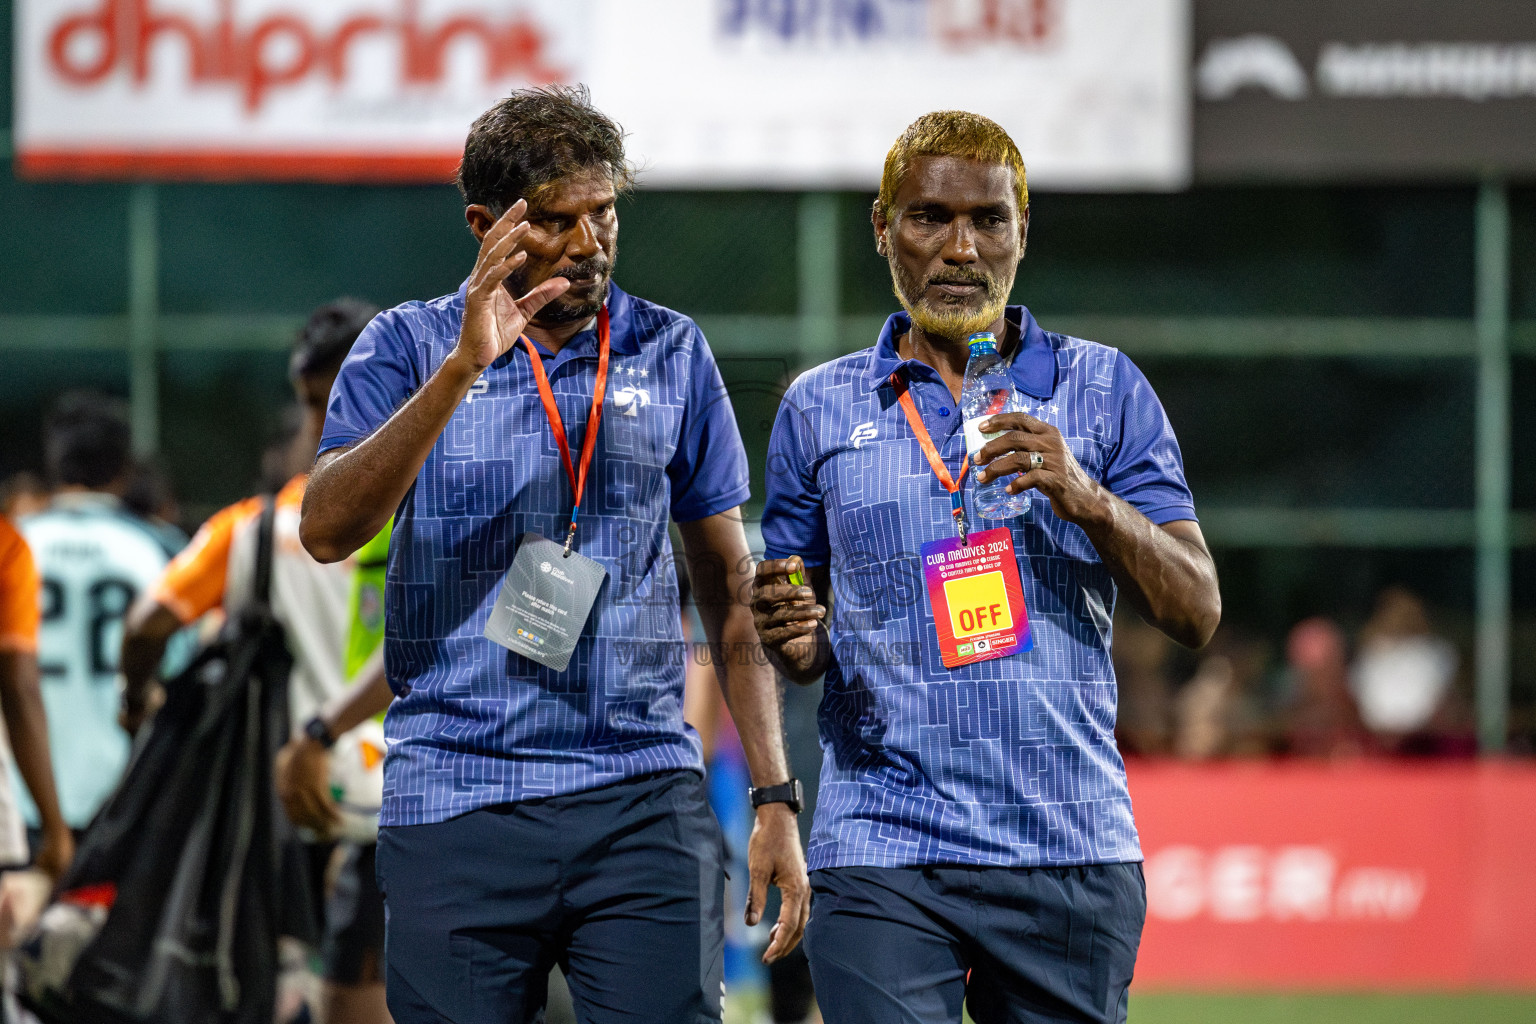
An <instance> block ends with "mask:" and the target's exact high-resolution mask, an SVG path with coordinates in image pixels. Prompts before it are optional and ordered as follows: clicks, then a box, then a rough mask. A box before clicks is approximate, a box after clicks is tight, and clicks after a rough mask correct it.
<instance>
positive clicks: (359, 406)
mask: <svg viewBox="0 0 1536 1024" xmlns="http://www.w3.org/2000/svg"><path fill="white" fill-rule="evenodd" d="M420 386H421V374H420V372H419V368H418V367H417V365H416V347H415V344H414V342H413V340H412V337H411V333H410V330H409V328H408V327H407V326H406V325H405V323H404V321H403V319H402V316H401V314H400V312H399V311H398V310H393V309H391V310H385V311H384V312H383V313H380V314H379V315H378V316H376V317H374V318H373V320H372V321H371V322H370V323H369V324H368V326H367V327H365V328H363V333H362V334H360V335H358V338H357V341H356V342H355V343H354V344H353V345H352V351H351V352H350V353H349V354H348V355H347V358H346V361H345V362H343V363H342V364H341V372H340V373H338V374H337V375H336V383H335V384H334V385H332V387H331V400H330V404H329V405H327V406H326V411H325V430H324V432H323V433H322V434H321V437H320V451H322V452H327V451H330V450H331V449H333V448H348V447H350V446H352V445H355V444H357V443H358V442H359V441H362V440H363V439H364V438H366V437H367V436H368V435H369V434H372V433H373V432H374V431H375V430H377V429H379V427H381V426H383V425H384V422H385V421H386V420H388V419H389V418H390V417H391V416H393V415H394V413H395V410H396V409H398V408H400V406H401V405H403V404H405V400H406V399H407V398H409V397H410V396H411V395H412V394H414V393H415V391H416V389H417V388H418V387H420Z"/></svg>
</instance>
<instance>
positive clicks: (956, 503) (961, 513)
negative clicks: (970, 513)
mask: <svg viewBox="0 0 1536 1024" xmlns="http://www.w3.org/2000/svg"><path fill="white" fill-rule="evenodd" d="M949 504H950V506H951V508H950V515H952V516H954V517H955V532H956V533H957V534H959V535H960V546H961V547H969V546H970V542H969V541H968V540H966V532H967V531H966V523H965V505H964V504H962V502H961V499H960V491H959V490H958V489H957V490H953V491H950V492H949Z"/></svg>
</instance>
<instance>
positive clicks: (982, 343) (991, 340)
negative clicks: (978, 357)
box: [966, 331, 997, 352]
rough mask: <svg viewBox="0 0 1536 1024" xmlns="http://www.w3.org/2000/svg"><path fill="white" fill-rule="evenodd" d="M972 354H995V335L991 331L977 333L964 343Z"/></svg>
mask: <svg viewBox="0 0 1536 1024" xmlns="http://www.w3.org/2000/svg"><path fill="white" fill-rule="evenodd" d="M966 344H967V345H969V346H970V347H971V351H972V352H996V351H997V335H995V334H993V333H992V332H991V331H977V332H976V333H975V334H973V335H971V336H970V338H969V339H968V340H967V341H966Z"/></svg>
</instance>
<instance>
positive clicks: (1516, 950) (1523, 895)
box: [1130, 762, 1536, 990]
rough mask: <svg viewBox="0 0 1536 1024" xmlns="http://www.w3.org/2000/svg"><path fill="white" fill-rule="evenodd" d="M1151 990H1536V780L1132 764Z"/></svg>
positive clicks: (1531, 776) (1496, 774) (1362, 767)
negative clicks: (1533, 863)
mask: <svg viewBox="0 0 1536 1024" xmlns="http://www.w3.org/2000/svg"><path fill="white" fill-rule="evenodd" d="M1130 780H1131V799H1132V801H1133V803H1134V806H1135V811H1136V825H1137V828H1138V830H1139V831H1140V833H1141V842H1142V850H1143V852H1144V853H1145V855H1146V865H1145V870H1146V879H1147V926H1146V932H1145V934H1144V936H1143V938H1142V943H1141V955H1140V957H1139V958H1138V960H1137V963H1136V982H1137V984H1138V985H1139V986H1143V987H1146V988H1178V989H1233V988H1250V989H1259V988H1262V989H1316V988H1335V989H1339V988H1355V989H1393V990H1401V989H1419V990H1428V989H1468V988H1480V989H1499V988H1522V989H1533V988H1536V942H1532V941H1531V924H1532V922H1533V921H1536V874H1533V873H1532V872H1531V870H1530V856H1531V851H1532V850H1533V849H1536V768H1533V767H1532V766H1530V765H1529V764H1498V763H1496V762H1495V763H1489V764H1483V765H1473V764H1464V765H1461V766H1449V765H1446V764H1443V763H1441V764H1425V765H1411V764H1410V765H1403V764H1383V763H1379V762H1378V763H1369V762H1353V763H1344V764H1335V765H1330V764H1326V763H1318V762H1312V763H1301V762H1293V763H1290V764H1284V763H1282V764H1273V763H1271V764H1256V763H1250V764H1236V763H1234V764H1230V765H1222V766H1190V765H1178V764H1174V763H1161V764H1148V763H1134V762H1133V763H1132V764H1131V765H1130Z"/></svg>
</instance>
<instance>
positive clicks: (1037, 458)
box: [1029, 452, 1045, 469]
mask: <svg viewBox="0 0 1536 1024" xmlns="http://www.w3.org/2000/svg"><path fill="white" fill-rule="evenodd" d="M1029 468H1030V469H1044V468H1045V454H1044V453H1043V452H1030V453H1029Z"/></svg>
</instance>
